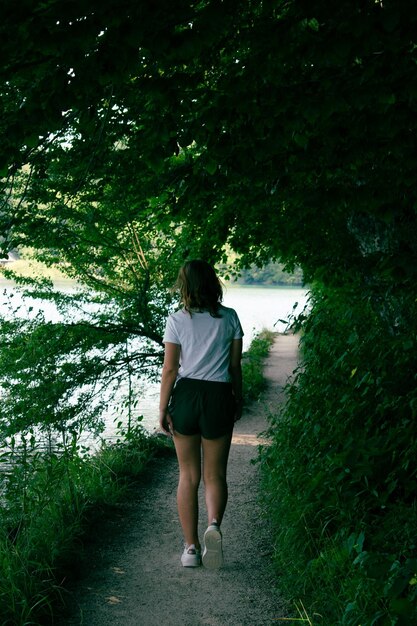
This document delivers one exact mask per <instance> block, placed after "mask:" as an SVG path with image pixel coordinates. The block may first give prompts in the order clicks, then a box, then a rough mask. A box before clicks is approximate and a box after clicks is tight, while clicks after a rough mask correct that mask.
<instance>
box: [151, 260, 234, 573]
mask: <svg viewBox="0 0 417 626" xmlns="http://www.w3.org/2000/svg"><path fill="white" fill-rule="evenodd" d="M176 287H177V288H178V289H179V292H180V295H181V303H182V306H183V308H182V309H180V310H179V311H177V312H176V313H173V314H172V315H170V316H169V318H168V320H167V324H166V329H165V335H164V343H165V359H164V366H163V370H162V381H161V393H160V417H159V423H160V427H161V429H162V430H163V431H164V432H165V433H167V434H170V435H171V436H172V437H173V439H174V445H175V450H176V453H177V458H178V464H179V470H180V475H179V483H178V491H177V503H178V514H179V518H180V522H181V527H182V530H183V534H184V541H185V547H184V552H183V554H182V556H181V563H182V564H183V566H184V567H197V566H199V565H200V564H201V560H202V562H203V565H204V566H205V567H208V568H217V567H220V566H221V565H222V563H223V551H222V533H221V531H220V524H221V522H222V519H223V515H224V511H225V508H226V503H227V496H228V492H227V482H226V468H227V460H228V457H229V450H230V443H231V439H232V431H233V425H234V423H235V421H236V420H238V419H240V417H241V414H242V371H241V356H242V337H243V331H242V327H241V325H240V321H239V318H238V316H237V314H236V312H235V311H234V310H233V309H230V308H227V307H225V306H223V305H222V304H221V301H222V299H223V290H222V287H221V284H220V281H219V279H218V277H217V275H216V273H215V271H214V269H213V268H212V266H211V265H209V264H208V263H206V262H205V261H198V260H195V261H188V262H187V263H185V265H184V266H183V267H182V268H181V269H180V271H179V274H178V279H177V283H176ZM201 465H202V466H203V481H204V487H205V501H206V507H207V516H208V527H207V530H206V532H205V533H204V552H203V557H202V559H201V545H200V541H199V538H198V487H199V484H200V478H201Z"/></svg>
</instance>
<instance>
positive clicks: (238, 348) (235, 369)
mask: <svg viewBox="0 0 417 626" xmlns="http://www.w3.org/2000/svg"><path fill="white" fill-rule="evenodd" d="M241 360H242V340H241V339H233V341H232V346H231V348H230V365H229V372H230V376H231V377H232V387H233V394H234V396H235V401H236V412H235V422H236V421H237V420H239V419H240V418H241V417H242V407H243V397H242V365H241Z"/></svg>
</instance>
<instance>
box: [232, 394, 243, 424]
mask: <svg viewBox="0 0 417 626" xmlns="http://www.w3.org/2000/svg"><path fill="white" fill-rule="evenodd" d="M242 411H243V399H242V398H240V400H236V401H235V416H234V419H235V422H237V421H238V420H240V418H241V417H242Z"/></svg>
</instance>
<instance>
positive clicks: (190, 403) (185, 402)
mask: <svg viewBox="0 0 417 626" xmlns="http://www.w3.org/2000/svg"><path fill="white" fill-rule="evenodd" d="M168 411H169V414H170V415H171V417H172V421H173V424H174V430H176V431H177V432H178V433H180V434H181V435H197V434H201V435H202V436H203V437H204V438H205V439H217V438H218V437H222V436H223V435H226V434H227V433H231V432H232V430H233V425H234V415H235V399H234V395H233V393H232V385H231V383H221V382H217V381H211V380H198V379H196V378H180V379H179V381H178V382H177V384H176V385H175V387H174V390H173V392H172V396H171V399H170V402H169V407H168Z"/></svg>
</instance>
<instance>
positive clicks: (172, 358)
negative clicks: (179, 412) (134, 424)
mask: <svg viewBox="0 0 417 626" xmlns="http://www.w3.org/2000/svg"><path fill="white" fill-rule="evenodd" d="M180 350H181V346H179V345H178V344H177V343H169V342H166V343H165V358H164V365H163V368H162V378H161V391H160V395H159V425H160V427H161V429H162V430H163V431H164V432H165V433H166V434H167V435H169V434H170V433H172V420H171V416H170V414H169V413H168V403H169V399H170V397H171V393H172V388H173V387H174V383H175V380H176V378H177V374H178V368H179V361H180Z"/></svg>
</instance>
